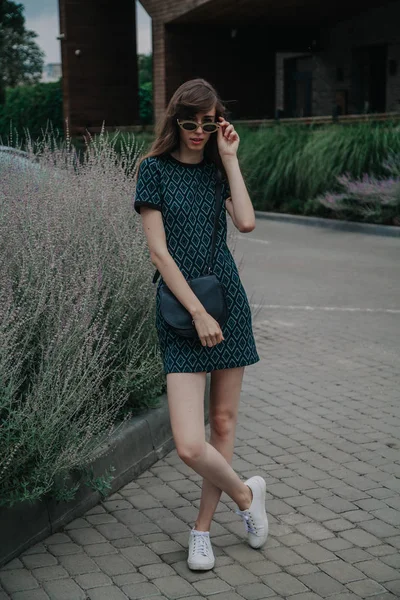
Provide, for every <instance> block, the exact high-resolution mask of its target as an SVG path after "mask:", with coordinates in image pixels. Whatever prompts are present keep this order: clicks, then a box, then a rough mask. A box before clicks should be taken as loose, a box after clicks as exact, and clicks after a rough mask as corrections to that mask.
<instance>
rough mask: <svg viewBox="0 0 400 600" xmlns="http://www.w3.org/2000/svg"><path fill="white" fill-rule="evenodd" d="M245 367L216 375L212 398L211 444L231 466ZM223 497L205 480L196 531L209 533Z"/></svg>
mask: <svg viewBox="0 0 400 600" xmlns="http://www.w3.org/2000/svg"><path fill="white" fill-rule="evenodd" d="M243 373H244V367H238V368H235V369H223V370H218V371H213V372H212V375H211V398H210V426H211V436H210V444H211V445H212V446H214V448H216V449H217V450H218V452H220V454H222V456H223V457H224V458H225V459H226V460H227V462H228V463H229V464H231V462H232V457H233V449H234V444H235V430H236V423H237V414H238V409H239V400H240V391H241V387H242V380H243ZM220 497H221V489H220V488H219V487H217V486H215V485H214V484H213V483H211V482H210V481H208V480H207V479H203V487H202V493H201V502H200V510H199V515H198V517H197V520H196V523H195V526H194V528H195V529H197V530H199V531H210V527H211V521H212V518H213V516H214V513H215V510H216V508H217V506H218V502H219V500H220Z"/></svg>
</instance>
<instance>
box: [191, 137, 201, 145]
mask: <svg viewBox="0 0 400 600" xmlns="http://www.w3.org/2000/svg"><path fill="white" fill-rule="evenodd" d="M190 141H191V142H195V143H196V144H198V143H199V142H203V141H204V138H190Z"/></svg>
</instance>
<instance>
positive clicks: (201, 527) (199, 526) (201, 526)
mask: <svg viewBox="0 0 400 600" xmlns="http://www.w3.org/2000/svg"><path fill="white" fill-rule="evenodd" d="M193 529H194V531H200V532H202V533H209V532H210V524H209V523H202V522H201V521H199V522H197V521H196V523H195V524H194V525H193Z"/></svg>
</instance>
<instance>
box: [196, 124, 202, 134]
mask: <svg viewBox="0 0 400 600" xmlns="http://www.w3.org/2000/svg"><path fill="white" fill-rule="evenodd" d="M199 129H200V131H201V132H203V128H202V126H201V124H200V123H197V129H196V133H197V132H198V131H199Z"/></svg>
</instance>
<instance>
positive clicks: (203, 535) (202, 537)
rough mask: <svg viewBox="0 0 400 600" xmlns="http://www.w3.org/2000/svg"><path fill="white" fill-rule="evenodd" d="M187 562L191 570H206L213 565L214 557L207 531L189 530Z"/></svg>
mask: <svg viewBox="0 0 400 600" xmlns="http://www.w3.org/2000/svg"><path fill="white" fill-rule="evenodd" d="M187 564H188V567H189V569H191V570H192V571H208V570H209V569H212V568H213V567H214V564H215V558H214V552H213V549H212V546H211V540H210V534H209V533H208V531H197V530H196V529H192V531H191V532H190V537H189V556H188V559H187Z"/></svg>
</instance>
